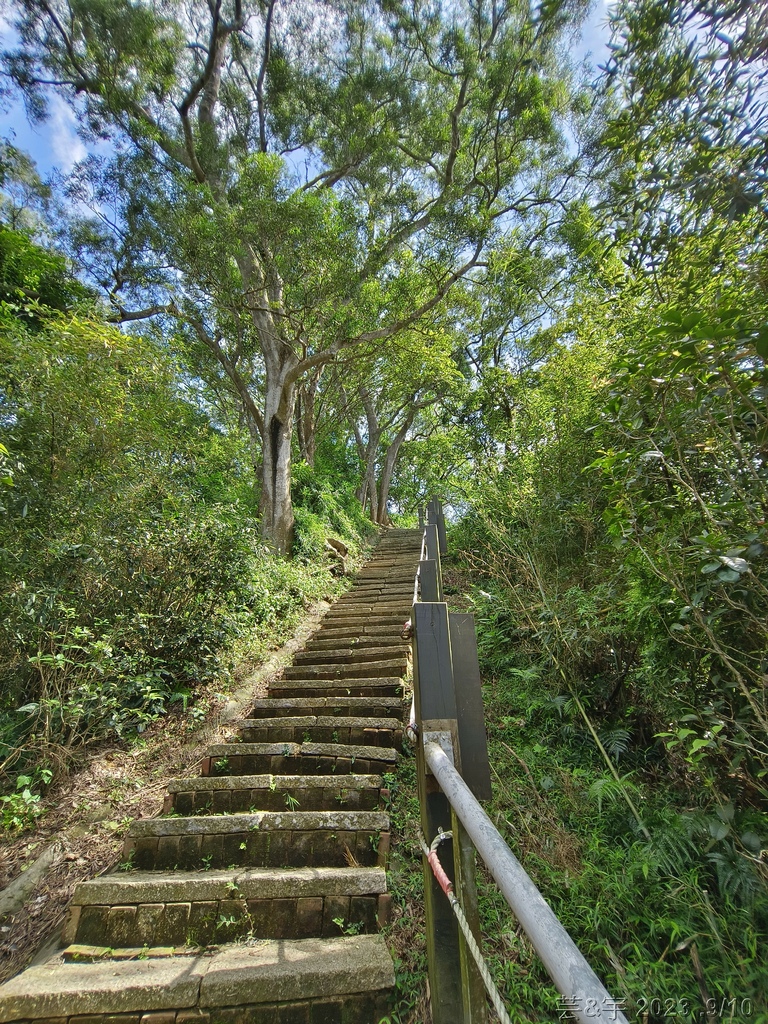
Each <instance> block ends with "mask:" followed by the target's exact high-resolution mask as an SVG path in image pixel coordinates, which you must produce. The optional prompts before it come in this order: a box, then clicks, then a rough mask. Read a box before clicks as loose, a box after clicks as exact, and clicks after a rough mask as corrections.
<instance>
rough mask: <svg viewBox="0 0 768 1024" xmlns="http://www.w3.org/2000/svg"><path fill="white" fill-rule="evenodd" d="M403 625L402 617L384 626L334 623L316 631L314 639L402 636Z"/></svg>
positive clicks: (360, 638) (359, 638)
mask: <svg viewBox="0 0 768 1024" xmlns="http://www.w3.org/2000/svg"><path fill="white" fill-rule="evenodd" d="M402 627H403V623H402V622H401V620H400V619H398V620H397V622H390V623H388V624H386V625H384V626H373V625H371V624H370V623H363V624H362V625H361V624H360V622H354V623H352V624H351V625H350V624H348V623H347V624H345V623H341V624H339V623H334V624H332V625H326V626H321V627H320V629H318V631H317V633H315V636H314V638H313V639H314V640H333V639H337V638H338V637H342V638H349V639H351V640H362V639H366V638H368V637H371V638H374V639H375V638H378V637H383V636H388V637H398V638H399V637H400V631H401V629H402Z"/></svg>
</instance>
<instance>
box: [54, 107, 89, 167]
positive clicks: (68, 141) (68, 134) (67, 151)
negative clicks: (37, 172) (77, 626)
mask: <svg viewBox="0 0 768 1024" xmlns="http://www.w3.org/2000/svg"><path fill="white" fill-rule="evenodd" d="M76 124H77V119H76V117H75V114H74V112H73V111H72V108H71V107H69V106H68V105H67V104H66V103H65V102H64V100H63V99H62V98H61V97H60V96H57V95H55V94H54V95H53V96H51V98H50V107H49V112H48V121H47V122H46V128H47V129H48V133H49V139H50V145H51V151H52V156H53V161H52V162H53V163H55V164H56V165H57V166H58V167H60V168H61V170H62V171H71V170H72V168H73V167H74V165H75V164H76V163H77V162H78V160H83V159H84V158H85V157H86V156H87V154H88V150H87V149H86V147H85V144H84V143H83V141H82V139H80V138H78V136H77V132H76V130H75V125H76Z"/></svg>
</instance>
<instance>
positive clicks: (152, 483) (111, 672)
mask: <svg viewBox="0 0 768 1024" xmlns="http://www.w3.org/2000/svg"><path fill="white" fill-rule="evenodd" d="M0 252H2V254H3V262H2V271H3V279H4V282H5V288H6V293H5V297H4V301H3V302H2V305H0V425H1V426H2V437H3V448H2V456H3V481H2V491H0V504H1V505H2V513H3V515H2V528H1V529H2V533H1V541H0V573H1V574H2V581H3V582H2V587H0V593H1V594H2V596H1V597H0V619H2V622H3V630H2V633H1V634H0V665H1V666H2V668H0V693H1V694H2V699H1V700H2V702H1V703H0V744H1V746H0V767H1V768H2V773H3V776H4V778H5V779H6V789H9V790H10V793H9V794H7V799H5V807H6V812H5V822H6V824H9V825H18V824H23V823H24V821H25V818H26V817H28V816H29V814H31V813H32V812H34V810H35V802H34V797H35V795H36V794H35V792H34V791H33V790H30V789H29V786H30V780H31V778H32V777H34V779H35V780H36V781H38V782H41V783H46V782H48V781H50V778H51V771H52V770H56V769H58V768H60V767H61V766H62V765H65V764H66V763H67V761H68V760H69V759H70V757H71V755H72V753H73V752H74V751H76V750H77V749H78V748H79V747H80V746H81V745H82V744H84V743H87V742H89V741H92V740H93V739H97V738H100V737H103V736H106V735H110V734H111V735H113V736H114V735H115V734H117V735H118V736H120V735H130V734H132V733H135V731H136V730H141V729H142V728H143V727H144V725H145V724H146V723H147V722H148V721H151V720H152V719H153V718H156V717H157V716H158V715H162V714H164V713H166V712H167V711H168V710H169V708H170V707H171V705H177V706H178V707H179V708H182V707H183V708H184V709H185V710H186V709H187V707H188V706H189V708H190V710H192V709H193V705H194V698H195V691H196V688H197V687H199V685H200V684H203V683H206V682H211V681H215V680H217V679H219V678H220V677H221V674H222V672H224V671H225V670H226V669H227V668H228V667H229V666H230V664H231V660H232V656H233V653H234V652H236V651H237V652H239V653H240V654H241V655H248V654H250V655H255V654H258V653H259V651H260V650H262V649H263V648H264V646H265V645H266V644H268V643H270V642H273V641H274V640H275V639H276V638H279V637H280V636H281V635H282V634H283V633H284V631H285V629H286V625H287V624H289V623H290V621H291V620H292V618H293V617H294V616H295V614H296V612H297V611H300V610H302V609H303V607H304V606H305V605H306V603H307V602H309V601H310V600H312V599H316V598H318V597H320V596H323V595H325V594H329V593H332V592H333V591H334V589H335V588H336V586H337V585H336V583H335V582H334V581H333V578H332V575H331V568H332V565H331V563H330V562H328V561H327V560H326V559H325V558H324V555H325V552H324V550H323V545H324V543H325V540H326V538H327V536H328V535H329V534H330V535H333V536H337V537H340V538H342V539H343V540H345V541H346V542H347V543H348V544H351V545H353V546H357V545H359V542H360V540H361V538H362V536H363V534H364V532H365V522H364V520H363V519H362V515H361V513H360V511H359V506H358V505H357V502H356V500H355V497H354V494H353V490H352V488H351V487H346V488H345V487H344V485H343V484H341V485H338V486H336V487H331V485H330V484H328V483H326V484H324V485H321V484H316V485H315V489H314V491H313V490H312V487H313V484H312V479H313V476H312V473H311V472H309V473H307V474H305V486H304V489H303V490H301V489H300V493H299V494H298V495H297V502H298V506H299V515H300V517H301V518H300V529H299V539H298V542H297V544H298V549H299V553H300V554H303V555H304V556H305V557H304V558H301V557H298V558H297V559H296V560H295V561H294V562H288V561H285V560H280V559H277V558H275V557H273V556H271V555H270V554H269V553H268V552H267V551H266V549H265V548H264V546H263V543H262V541H261V539H260V534H259V529H258V521H257V505H256V500H255V487H254V483H255V481H254V475H253V467H252V465H251V462H250V458H249V451H248V445H247V441H246V439H245V438H244V437H243V436H242V433H241V432H240V431H238V430H227V431H225V430H222V429H221V428H218V427H217V426H216V425H215V424H214V423H212V421H211V420H210V418H209V417H208V416H207V415H206V414H205V412H204V411H203V408H202V406H201V404H200V402H193V401H191V397H194V389H191V388H189V387H188V384H190V383H192V382H188V381H185V378H184V377H183V375H182V374H181V373H180V371H179V368H178V367H177V366H176V365H175V364H174V363H173V362H172V360H171V359H170V358H169V356H168V355H167V351H165V350H164V349H163V347H161V346H160V345H159V344H158V342H157V340H156V339H153V338H151V337H149V336H144V335H141V334H135V333H131V334H128V333H123V332H121V331H119V330H118V329H116V328H115V327H113V326H110V325H108V324H106V323H105V322H104V321H103V319H101V318H100V317H99V315H98V310H97V309H96V308H95V307H93V305H92V304H91V305H90V306H88V305H86V304H85V300H86V294H85V292H84V289H82V287H81V286H79V285H78V284H77V282H76V281H74V280H73V279H72V277H71V276H70V275H69V273H68V271H67V268H66V263H65V261H64V259H63V258H62V257H61V256H59V255H57V254H55V253H51V252H49V251H47V250H44V249H42V248H40V247H39V246H38V245H36V244H35V243H34V242H33V241H32V240H31V239H30V238H28V237H27V236H26V235H24V234H21V233H18V232H14V231H12V230H10V229H8V228H3V229H1V230H0ZM76 299H77V300H80V301H81V305H80V306H79V307H73V302H75V300H76ZM57 307H58V308H57ZM345 495H346V505H345ZM17 777H18V778H20V779H21V783H20V784H18V783H17V782H16V781H15V780H16V779H17ZM16 790H18V792H16ZM25 793H26V794H27V795H26V796H25Z"/></svg>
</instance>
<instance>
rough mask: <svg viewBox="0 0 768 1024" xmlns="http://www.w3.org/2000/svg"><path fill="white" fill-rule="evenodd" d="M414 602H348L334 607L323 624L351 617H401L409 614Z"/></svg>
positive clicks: (325, 617)
mask: <svg viewBox="0 0 768 1024" xmlns="http://www.w3.org/2000/svg"><path fill="white" fill-rule="evenodd" d="M411 607H412V602H411V601H409V600H403V601H348V602H347V603H346V604H339V605H334V606H333V607H332V608H331V609H330V611H329V612H328V613H327V614H326V615H325V616H324V618H323V623H324V624H325V623H328V622H334V621H335V620H336V619H342V618H347V617H351V616H359V615H360V616H361V615H366V616H371V617H372V618H379V619H382V618H389V617H390V616H395V617H399V616H400V615H404V614H405V613H407V612H409V611H410V610H411Z"/></svg>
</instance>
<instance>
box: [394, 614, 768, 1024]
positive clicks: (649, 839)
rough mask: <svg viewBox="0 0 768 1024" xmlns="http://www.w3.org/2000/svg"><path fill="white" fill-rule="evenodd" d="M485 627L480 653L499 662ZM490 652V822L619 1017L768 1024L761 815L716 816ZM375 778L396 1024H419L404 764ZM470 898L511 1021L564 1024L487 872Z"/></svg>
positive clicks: (414, 812) (418, 919)
mask: <svg viewBox="0 0 768 1024" xmlns="http://www.w3.org/2000/svg"><path fill="white" fill-rule="evenodd" d="M483 628H484V624H483V622H482V621H481V622H480V624H479V631H480V633H481V636H480V641H481V642H480V649H481V651H486V652H488V651H489V649H490V650H491V652H493V650H494V645H490V644H484V643H483V639H484V638H483V636H482V630H483ZM495 651H496V654H498V655H500V657H499V662H500V663H501V664H499V663H498V662H496V661H495V660H494V657H493V653H491V654H488V653H486V655H485V658H484V661H483V664H482V665H481V669H482V674H483V678H484V680H485V685H484V688H483V690H484V706H485V718H486V727H487V732H488V738H489V754H490V763H491V767H492V783H493V798H492V800H491V801H489V802H488V803H487V804H486V805H485V809H486V811H487V813H488V814H489V815H490V817H491V819H492V820H493V821H494V823H495V824H496V826H497V828H498V829H499V831H500V832H501V834H502V835H503V836H504V838H505V840H506V841H507V843H508V844H509V846H510V847H511V849H512V850H513V852H514V853H515V854H516V856H517V857H518V858H519V859H520V861H521V862H522V863H523V865H524V867H525V868H526V870H527V871H528V873H529V874H530V875H531V877H532V878H533V880H534V882H535V883H536V884H537V886H538V887H539V889H540V890H541V892H542V894H543V895H544V897H545V899H547V901H548V902H549V904H550V906H551V907H552V909H553V910H554V911H555V913H556V914H557V916H558V917H559V918H560V920H561V921H562V923H563V924H564V926H565V927H566V929H567V930H568V932H569V933H570V935H571V936H572V938H573V939H574V941H575V942H576V944H577V945H578V946H579V948H580V949H581V951H582V953H583V954H584V955H585V957H586V958H587V960H588V961H589V963H590V964H591V965H592V967H593V968H594V969H595V971H596V972H597V974H598V975H599V976H600V977H601V979H602V980H603V981H604V983H605V984H606V987H607V988H608V990H609V992H611V994H612V996H613V998H614V999H615V1001H616V1003H617V1005H618V1006H620V1007H622V1009H623V1011H624V1013H625V1014H626V1016H627V1018H628V1019H629V1020H637V1021H639V1022H641V1024H670V1018H671V1019H673V1020H674V1021H675V1022H680V1024H684V1022H685V1024H699V1022H707V1024H718V1022H720V1021H734V1022H735V1021H743V1022H745V1024H768V986H766V984H765V966H764V956H762V954H761V953H760V949H761V948H764V945H765V941H766V937H768V887H767V886H766V885H765V866H764V863H761V857H762V855H761V853H760V852H759V851H761V850H762V849H764V848H765V847H766V846H768V842H766V835H765V833H766V828H765V822H764V820H762V819H761V817H760V815H759V813H757V812H744V813H742V812H736V817H735V818H734V817H733V811H732V809H731V808H729V807H728V805H724V806H722V807H720V808H715V809H714V810H713V808H712V801H711V798H710V795H709V794H708V793H705V792H697V791H696V790H695V789H694V788H693V787H691V786H690V785H686V780H685V779H684V778H682V779H681V778H680V777H679V776H676V775H672V774H671V773H668V772H667V771H666V766H665V762H664V760H663V757H662V756H660V755H659V753H658V749H657V746H656V745H655V744H654V742H653V739H652V738H651V740H650V741H649V740H647V739H645V738H643V737H634V736H633V735H632V734H631V732H630V731H627V730H616V729H611V728H609V727H608V725H607V724H605V723H601V722H600V721H599V715H597V714H596V713H594V712H592V711H591V710H590V709H589V708H588V707H587V708H584V707H583V706H582V708H581V709H579V707H578V704H577V703H576V702H574V701H572V700H569V699H568V697H567V695H566V697H562V696H560V695H559V694H557V693H549V692H548V691H547V688H546V687H545V686H544V684H543V683H542V680H541V678H540V676H539V674H538V672H537V671H536V668H535V666H531V665H525V664H519V663H516V662H515V661H514V660H513V659H511V658H510V657H509V651H508V650H505V651H501V650H500V649H499V648H498V647H496V648H495ZM585 717H587V718H588V719H589V723H590V724H591V725H592V726H593V728H592V729H590V728H589V727H588V724H587V722H585ZM595 734H597V736H598V739H599V741H600V742H599V743H598V742H596V741H595ZM385 778H386V782H387V784H388V785H389V787H390V789H391V792H392V800H391V808H390V813H391V815H392V853H391V855H390V864H389V870H388V879H389V889H390V891H391V893H392V896H393V908H394V912H393V921H392V924H391V926H390V928H389V930H388V938H389V942H390V945H391V948H392V950H393V955H394V958H395V970H396V1001H395V1005H394V1009H393V1012H392V1015H391V1020H392V1022H393V1024H428V1021H429V1011H428V1007H427V999H426V973H427V965H426V949H425V937H424V936H425V922H424V897H423V880H422V868H421V857H420V855H419V852H418V850H419V847H418V835H417V828H418V821H419V809H418V800H417V797H416V777H415V760H414V758H412V757H407V756H406V757H404V758H402V759H401V761H400V762H399V764H398V766H397V770H396V771H395V772H394V773H392V774H391V775H387V776H386V777H385ZM753 836H754V837H755V838H758V837H760V838H759V841H758V842H756V844H755V845H754V851H755V852H754V854H753V857H752V861H749V860H748V859H747V857H746V855H745V850H747V847H748V842H753V840H752V839H751V838H750V837H753ZM478 895H479V905H480V917H481V930H482V937H483V942H482V945H483V951H484V955H485V957H486V959H487V961H488V962H489V964H490V966H491V970H492V973H493V975H494V978H495V981H496V984H497V985H498V987H499V989H500V991H501V994H502V997H503V999H504V1002H505V1004H506V1006H507V1008H508V1010H509V1013H510V1015H511V1017H512V1020H513V1021H515V1022H516V1024H517V1022H521V1024H522V1022H528V1021H531V1022H533V1021H545V1022H549V1021H551V1022H555V1021H558V1020H559V1019H561V1016H562V1014H563V1013H564V1011H565V1010H566V1009H567V1007H568V1002H567V1000H565V1001H564V1000H563V998H562V997H561V996H559V995H558V993H557V992H556V990H555V989H554V987H553V986H552V984H551V983H550V981H549V978H548V976H547V974H546V972H545V970H544V967H543V965H542V964H541V961H540V960H539V958H538V956H537V955H536V954H535V952H534V950H533V949H532V947H531V945H530V943H529V942H528V940H527V938H526V936H525V934H524V933H523V932H522V930H521V928H520V926H519V924H518V922H517V921H516V919H515V917H514V915H513V914H512V912H511V911H510V909H509V907H508V906H507V904H506V902H505V900H504V898H503V897H502V896H501V894H500V893H499V890H498V888H497V886H496V885H495V883H494V882H493V880H492V879H491V878H490V876H489V874H488V872H487V871H486V870H485V868H484V867H483V866H482V865H481V866H480V867H479V870H478Z"/></svg>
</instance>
